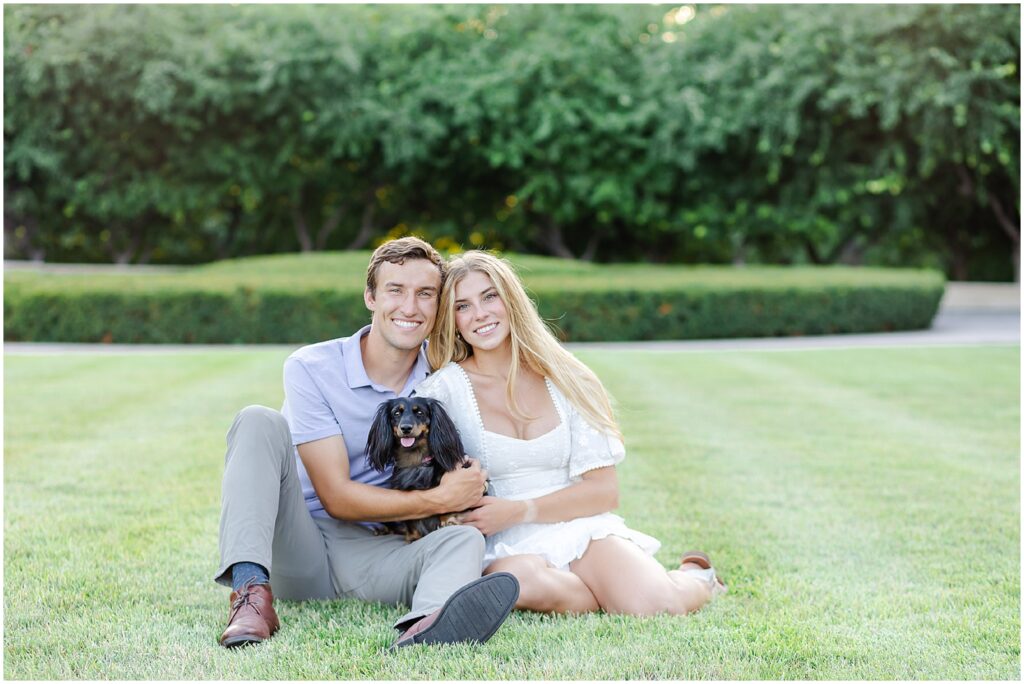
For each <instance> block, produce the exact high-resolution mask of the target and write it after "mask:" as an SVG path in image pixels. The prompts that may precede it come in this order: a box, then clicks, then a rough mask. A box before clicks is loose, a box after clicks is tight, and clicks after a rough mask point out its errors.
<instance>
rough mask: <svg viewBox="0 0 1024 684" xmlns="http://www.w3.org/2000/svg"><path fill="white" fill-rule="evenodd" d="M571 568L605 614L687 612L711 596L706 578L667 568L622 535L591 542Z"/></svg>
mask: <svg viewBox="0 0 1024 684" xmlns="http://www.w3.org/2000/svg"><path fill="white" fill-rule="evenodd" d="M569 569H570V570H572V572H573V573H574V574H575V575H577V576H579V578H580V579H581V580H583V583H584V584H586V585H587V587H588V588H589V589H590V591H591V593H593V595H594V597H595V598H596V599H597V602H598V604H599V605H600V606H601V608H602V609H603V610H604V611H605V612H607V613H626V614H629V615H657V614H658V613H672V614H674V615H683V614H685V613H690V612H693V611H695V610H698V609H700V608H701V607H702V606H703V605H704V604H705V603H707V602H708V600H709V599H710V598H711V589H710V587H708V585H707V583H706V582H703V581H701V580H700V579H698V578H696V577H693V576H691V575H688V574H686V573H685V572H681V571H679V570H673V571H671V572H669V571H666V570H665V568H663V567H662V566H661V564H660V563H658V561H656V560H654V558H652V557H651V556H648V555H647V554H646V553H644V552H643V551H642V550H640V548H639V547H637V546H636V544H634V543H632V542H630V541H628V540H626V539H623V538H622V537H615V536H611V537H605V538H604V539H596V540H594V541H592V542H590V546H589V547H588V548H587V552H586V553H584V554H583V556H582V557H581V558H579V559H578V560H576V561H573V562H572V563H571V564H570V565H569Z"/></svg>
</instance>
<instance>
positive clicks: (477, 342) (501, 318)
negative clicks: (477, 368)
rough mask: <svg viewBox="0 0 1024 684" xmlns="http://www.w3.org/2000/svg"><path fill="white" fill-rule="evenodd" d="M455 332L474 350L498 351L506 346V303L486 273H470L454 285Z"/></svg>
mask: <svg viewBox="0 0 1024 684" xmlns="http://www.w3.org/2000/svg"><path fill="white" fill-rule="evenodd" d="M455 328H456V329H457V330H458V331H459V334H460V335H462V339H463V340H465V341H466V343H467V344H469V345H470V346H471V347H473V348H474V349H481V350H491V349H497V348H498V347H500V346H501V345H502V344H504V343H506V342H507V340H508V336H509V328H508V312H507V311H506V310H505V302H503V301H501V297H500V296H498V290H497V289H496V288H495V287H494V283H493V282H491V278H490V276H488V275H487V274H486V273H481V272H480V271H470V272H469V273H468V274H467V275H466V277H465V278H463V279H462V280H461V281H459V283H458V284H456V285H455Z"/></svg>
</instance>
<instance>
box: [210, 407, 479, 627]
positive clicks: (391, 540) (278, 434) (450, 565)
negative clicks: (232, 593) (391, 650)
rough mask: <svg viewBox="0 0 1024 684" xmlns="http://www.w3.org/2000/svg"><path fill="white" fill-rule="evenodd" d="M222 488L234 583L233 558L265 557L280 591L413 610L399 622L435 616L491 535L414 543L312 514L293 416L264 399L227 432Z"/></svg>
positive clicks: (225, 577) (225, 554) (224, 536)
mask: <svg viewBox="0 0 1024 684" xmlns="http://www.w3.org/2000/svg"><path fill="white" fill-rule="evenodd" d="M227 443H228V450H227V455H226V456H225V462H224V482H223V487H222V490H221V517H220V561H221V564H220V569H219V570H218V571H217V575H216V578H215V579H216V581H217V582H219V583H221V584H224V585H227V586H231V573H230V571H229V569H230V567H231V565H232V564H234V563H241V562H249V563H259V564H260V565H262V566H263V567H265V568H267V570H268V571H269V572H270V582H271V586H272V587H273V589H274V595H275V597H277V598H282V599H287V600H304V599H334V598H358V599H362V600H364V601H380V602H382V603H389V604H395V605H399V604H402V605H408V606H410V607H411V608H410V610H409V612H408V613H406V614H405V615H403V616H402V617H401V618H399V619H398V621H397V622H396V623H395V626H396V627H398V626H400V625H402V624H403V623H405V622H408V621H410V620H413V619H415V618H419V617H422V616H424V615H429V614H430V613H432V612H434V611H435V610H437V609H438V608H440V607H441V606H442V605H443V604H444V602H445V601H446V600H447V599H448V597H449V596H451V595H452V594H453V593H454V592H455V591H456V590H457V589H459V588H460V587H462V586H464V585H466V584H468V583H469V582H471V581H473V580H475V579H476V578H478V577H480V571H481V567H482V563H483V556H484V538H483V535H481V534H480V532H479V531H478V530H476V529H475V528H472V527H466V526H461V525H457V526H453V527H444V528H441V529H439V530H437V531H436V532H432V533H430V534H428V535H427V536H425V537H423V538H422V539H419V540H417V541H415V542H413V543H411V544H407V543H406V542H405V539H404V538H403V537H402V536H400V535H383V536H377V535H374V534H373V532H372V531H370V530H368V529H367V528H365V527H363V526H361V525H355V524H352V523H347V522H342V521H340V520H336V519H334V518H314V517H312V516H311V515H310V514H309V511H308V510H307V509H306V502H305V500H304V499H303V496H302V487H301V485H300V484H299V476H298V471H297V469H296V465H295V456H294V451H293V447H292V441H291V432H290V431H289V429H288V423H287V421H286V420H285V419H284V416H282V415H281V414H280V413H279V412H277V411H275V410H273V409H269V408H266V407H265V406H247V407H246V408H244V409H242V410H241V411H240V412H239V413H238V415H237V416H236V417H235V422H234V424H233V425H232V426H231V429H230V430H229V431H228V436H227Z"/></svg>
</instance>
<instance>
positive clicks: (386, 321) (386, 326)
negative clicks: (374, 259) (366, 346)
mask: <svg viewBox="0 0 1024 684" xmlns="http://www.w3.org/2000/svg"><path fill="white" fill-rule="evenodd" d="M440 289H441V274H440V273H439V272H438V270H437V266H436V265H434V264H432V263H431V262H430V261H428V260H426V259H406V260H405V262H404V263H401V264H393V263H391V262H387V261H386V262H384V263H382V264H381V265H380V269H379V270H378V271H377V291H376V293H374V294H371V293H370V291H369V290H366V291H365V292H364V293H363V299H364V300H365V301H366V308H368V309H369V310H370V311H372V312H373V327H374V328H375V329H377V330H378V331H380V334H381V336H382V337H383V338H384V341H385V342H387V343H388V345H390V346H391V347H394V348H395V349H400V350H402V351H410V350H413V349H419V348H420V345H422V344H423V340H425V339H427V335H429V334H430V331H431V330H432V329H433V327H434V319H436V318H437V296H438V292H439V291H440Z"/></svg>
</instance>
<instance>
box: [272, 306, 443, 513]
mask: <svg viewBox="0 0 1024 684" xmlns="http://www.w3.org/2000/svg"><path fill="white" fill-rule="evenodd" d="M369 332H370V326H366V327H365V328H363V329H362V330H360V331H359V332H357V333H356V334H355V335H352V336H351V337H341V338H338V339H335V340H327V341H326V342H318V343H317V344H311V345H308V346H305V347H302V348H301V349H299V350H297V351H295V352H294V353H293V354H292V355H291V356H289V357H288V360H286V361H285V362H284V405H283V406H282V407H281V413H282V414H284V417H285V418H286V419H287V420H288V426H289V427H290V428H291V431H292V444H295V445H298V444H305V443H306V442H314V441H316V440H318V439H323V438H325V437H331V436H333V435H341V436H342V437H344V439H345V448H346V449H348V467H349V477H350V478H351V479H352V480H353V481H355V482H362V483H365V484H370V485H377V486H384V487H386V486H387V481H388V478H390V477H391V469H390V468H388V469H387V470H386V471H385V472H383V473H378V472H377V471H376V470H374V469H373V468H371V467H370V466H368V465H367V464H366V436H367V434H369V432H370V423H371V422H373V416H374V414H375V413H376V411H377V406H379V405H380V403H381V402H382V401H387V400H388V399H394V398H395V397H397V396H402V397H407V396H409V394H410V393H411V392H412V390H413V388H414V387H416V385H417V384H419V382H420V381H421V380H423V378H425V377H427V375H428V374H429V372H430V364H428V363H427V357H426V354H425V349H426V345H425V344H424V347H423V349H420V353H419V357H418V358H417V359H416V363H415V364H414V365H413V368H412V372H410V373H409V378H408V380H406V382H405V387H403V388H402V393H401V394H400V395H399V394H395V393H394V391H392V390H391V389H390V388H388V387H383V386H381V385H377V384H374V382H373V381H371V380H370V378H369V376H367V375H366V368H365V367H364V366H363V353H362V350H361V349H360V347H359V340H360V339H362V337H363V336H364V335H366V334H367V333H369ZM295 462H296V465H297V466H298V471H299V480H300V482H301V483H302V495H303V496H304V497H305V498H306V507H307V508H309V513H310V515H312V516H314V517H317V518H328V517H330V516H329V515H328V514H327V511H325V510H324V507H323V505H322V504H321V503H320V499H319V498H317V495H316V491H314V489H313V484H312V482H310V480H309V474H308V473H307V472H306V468H305V467H304V466H303V465H302V459H301V458H299V451H298V449H296V450H295Z"/></svg>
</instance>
